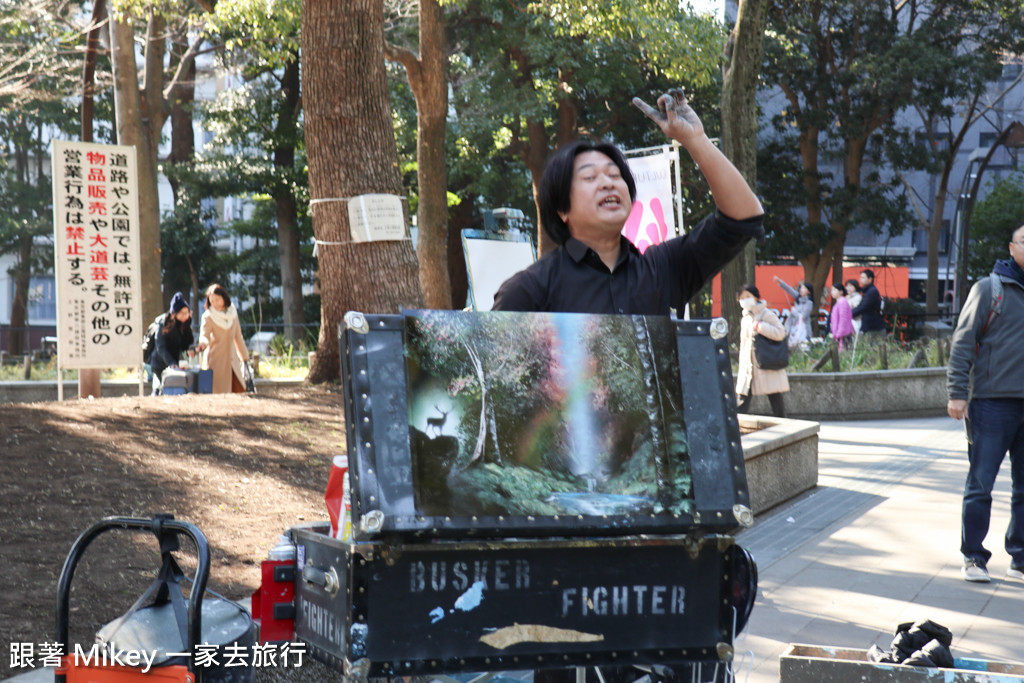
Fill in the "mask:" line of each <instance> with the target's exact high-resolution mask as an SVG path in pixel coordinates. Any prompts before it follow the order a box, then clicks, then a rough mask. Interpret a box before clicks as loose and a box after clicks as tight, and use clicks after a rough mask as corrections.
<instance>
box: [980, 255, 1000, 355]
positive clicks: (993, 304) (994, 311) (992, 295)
mask: <svg viewBox="0 0 1024 683" xmlns="http://www.w3.org/2000/svg"><path fill="white" fill-rule="evenodd" d="M988 286H989V306H988V317H987V318H985V325H984V327H982V328H981V334H980V335H978V341H977V343H975V345H974V353H975V354H977V353H978V347H979V346H980V345H981V339H982V338H983V337H984V336H985V332H987V331H988V325H989V323H991V322H992V318H994V317H996V316H997V315H999V314H1000V313H1002V312H1003V281H1002V280H1001V279H1000V278H999V276H998V275H996V274H995V273H989V276H988Z"/></svg>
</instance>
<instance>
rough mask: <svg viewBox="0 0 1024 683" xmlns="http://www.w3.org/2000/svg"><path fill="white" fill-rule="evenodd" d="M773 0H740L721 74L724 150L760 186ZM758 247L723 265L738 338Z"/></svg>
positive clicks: (726, 308)
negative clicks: (761, 92)
mask: <svg viewBox="0 0 1024 683" xmlns="http://www.w3.org/2000/svg"><path fill="white" fill-rule="evenodd" d="M769 4H770V3H769V2H768V0H741V1H740V3H739V7H738V8H737V14H736V25H735V27H734V28H733V32H732V35H731V36H730V37H729V42H728V44H727V46H726V65H725V71H724V73H723V78H722V104H721V109H722V152H723V153H724V154H725V156H726V157H728V158H729V159H730V160H731V161H732V163H733V164H734V165H735V166H736V168H737V169H738V170H739V172H740V173H741V174H742V175H743V177H744V178H745V179H746V181H747V184H748V185H750V187H752V188H755V191H756V188H757V123H758V121H757V102H756V98H757V78H758V74H760V73H761V60H762V55H763V52H764V49H763V48H764V39H763V36H764V28H765V22H766V17H767V14H768V5H769ZM756 260H757V251H756V247H755V245H754V243H753V242H751V243H750V244H748V245H747V246H746V247H744V249H743V251H742V252H740V254H739V255H738V256H737V257H736V258H735V259H733V261H732V262H731V263H729V264H728V265H727V266H726V267H725V269H724V270H723V271H722V314H723V316H724V317H725V319H726V320H727V321H728V322H729V329H730V334H729V338H730V340H732V341H737V340H738V339H739V329H740V314H741V311H740V308H739V305H738V304H737V303H736V297H735V293H736V291H737V290H739V289H740V287H742V286H743V285H744V284H746V283H752V282H754V280H755V278H754V266H755V265H756Z"/></svg>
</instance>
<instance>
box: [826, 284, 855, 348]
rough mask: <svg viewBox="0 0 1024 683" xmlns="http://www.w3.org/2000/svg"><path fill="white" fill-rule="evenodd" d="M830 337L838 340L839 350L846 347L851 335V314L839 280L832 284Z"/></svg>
mask: <svg viewBox="0 0 1024 683" xmlns="http://www.w3.org/2000/svg"><path fill="white" fill-rule="evenodd" d="M831 293H832V302H833V303H832V315H830V316H829V318H830V320H831V325H832V338H833V339H835V340H836V341H837V342H839V350H840V351H842V350H843V349H844V348H845V347H846V342H847V340H848V339H849V338H850V337H851V336H852V335H853V314H852V313H851V310H852V309H851V308H850V302H849V301H847V300H846V297H845V296H844V294H846V292H845V291H844V290H843V285H842V283H840V282H837V283H835V284H834V285H832V292H831Z"/></svg>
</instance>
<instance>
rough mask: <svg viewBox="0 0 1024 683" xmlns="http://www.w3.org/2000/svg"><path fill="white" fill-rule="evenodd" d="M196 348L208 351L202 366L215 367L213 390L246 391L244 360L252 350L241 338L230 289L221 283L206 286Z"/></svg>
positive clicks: (222, 391)
mask: <svg viewBox="0 0 1024 683" xmlns="http://www.w3.org/2000/svg"><path fill="white" fill-rule="evenodd" d="M197 348H198V349H199V350H200V351H205V352H206V353H204V354H203V365H202V367H203V369H204V370H206V369H210V370H213V393H215V394H227V393H230V392H235V393H244V392H245V379H244V378H245V375H243V374H242V363H248V362H249V354H248V352H247V351H246V349H245V340H244V339H243V338H242V326H241V325H240V324H239V322H238V311H237V310H235V307H234V305H233V304H232V303H231V297H230V296H228V292H227V290H226V289H224V288H223V287H221V286H220V285H217V284H213V285H210V286H209V287H207V288H206V310H205V311H203V318H202V322H201V323H200V324H199V345H198V347H197Z"/></svg>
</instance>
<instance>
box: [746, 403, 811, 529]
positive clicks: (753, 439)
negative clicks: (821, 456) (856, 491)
mask: <svg viewBox="0 0 1024 683" xmlns="http://www.w3.org/2000/svg"><path fill="white" fill-rule="evenodd" d="M739 423H740V431H741V432H743V435H742V444H743V460H744V463H745V465H746V470H747V490H748V491H749V492H750V507H751V509H752V510H753V511H754V514H755V515H758V514H760V513H762V512H764V511H765V510H768V509H770V508H773V507H775V506H776V505H778V504H779V503H783V502H785V501H787V500H789V499H790V498H793V497H795V496H797V495H799V494H801V493H803V492H804V491H807V490H809V489H812V488H814V487H815V486H817V485H818V429H819V426H818V423H817V422H807V421H804V420H783V419H779V418H773V417H758V416H753V415H740V416H739Z"/></svg>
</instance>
